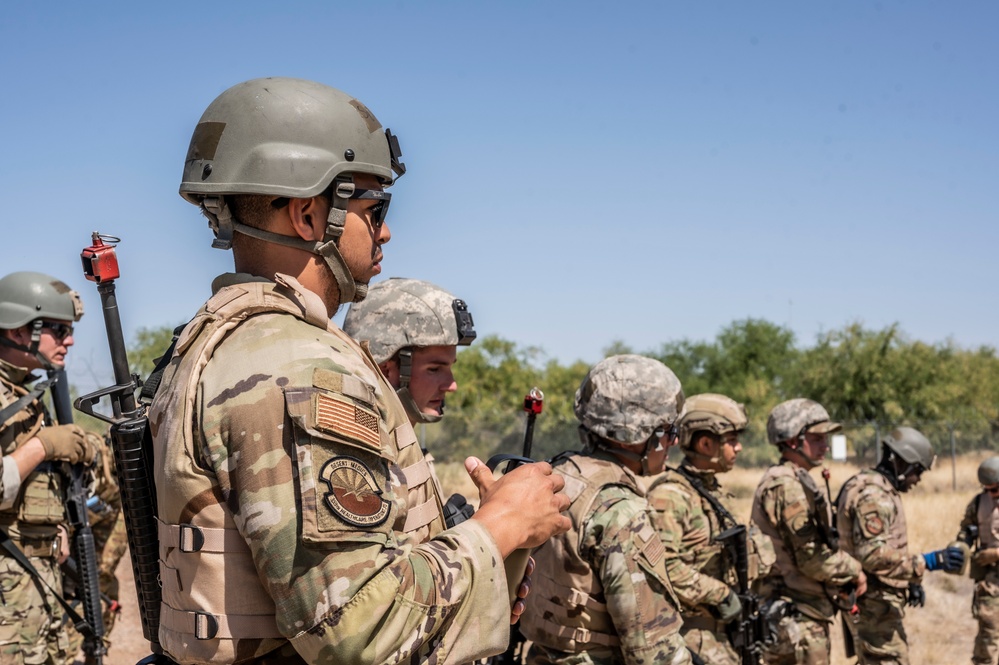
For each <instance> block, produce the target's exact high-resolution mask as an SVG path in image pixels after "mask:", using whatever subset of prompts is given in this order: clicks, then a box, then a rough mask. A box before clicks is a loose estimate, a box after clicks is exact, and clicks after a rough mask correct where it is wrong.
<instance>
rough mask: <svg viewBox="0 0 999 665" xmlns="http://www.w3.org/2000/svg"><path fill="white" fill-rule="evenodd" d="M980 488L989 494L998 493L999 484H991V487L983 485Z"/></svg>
mask: <svg viewBox="0 0 999 665" xmlns="http://www.w3.org/2000/svg"><path fill="white" fill-rule="evenodd" d="M982 489H983V490H985V491H986V492H988V493H989V494H999V485H993V486H991V487H983V488H982Z"/></svg>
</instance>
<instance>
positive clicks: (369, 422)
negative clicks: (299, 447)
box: [316, 393, 381, 449]
mask: <svg viewBox="0 0 999 665" xmlns="http://www.w3.org/2000/svg"><path fill="white" fill-rule="evenodd" d="M316 427H318V428H319V429H321V430H325V431H327V432H332V433H333V434H337V435H339V436H344V437H347V438H348V439H352V440H354V441H359V442H361V443H363V444H365V445H367V446H369V447H371V448H375V449H378V448H380V447H381V438H380V437H379V435H378V416H376V415H375V414H374V413H373V412H371V411H368V410H367V409H365V408H363V407H361V406H359V405H357V404H356V403H354V402H353V401H351V400H348V399H343V398H341V399H337V398H336V397H334V396H332V395H328V394H326V393H319V394H318V395H317V396H316Z"/></svg>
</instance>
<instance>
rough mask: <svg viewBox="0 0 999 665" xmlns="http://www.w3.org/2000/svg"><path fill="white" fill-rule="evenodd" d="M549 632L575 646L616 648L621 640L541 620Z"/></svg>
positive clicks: (584, 629) (614, 636)
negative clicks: (587, 645)
mask: <svg viewBox="0 0 999 665" xmlns="http://www.w3.org/2000/svg"><path fill="white" fill-rule="evenodd" d="M542 623H544V624H546V625H547V626H548V627H549V628H550V629H551V632H552V633H553V634H554V635H555V636H556V637H559V638H564V639H568V640H571V641H572V642H573V644H574V645H575V646H582V645H586V644H597V645H600V646H604V647H616V646H620V645H621V640H619V639H618V638H617V636H616V635H606V634H604V633H594V632H593V631H592V630H588V629H586V628H578V627H577V628H573V627H571V626H560V625H559V624H557V623H555V622H553V621H549V620H548V619H543V620H542Z"/></svg>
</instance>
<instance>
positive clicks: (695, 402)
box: [676, 393, 749, 451]
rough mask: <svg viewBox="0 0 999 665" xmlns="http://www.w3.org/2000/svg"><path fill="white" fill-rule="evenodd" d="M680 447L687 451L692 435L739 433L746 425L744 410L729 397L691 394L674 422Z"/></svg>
mask: <svg viewBox="0 0 999 665" xmlns="http://www.w3.org/2000/svg"><path fill="white" fill-rule="evenodd" d="M676 424H677V427H678V428H679V430H680V447H681V448H683V449H684V450H688V451H689V450H690V448H691V446H693V444H694V440H693V439H694V434H695V433H696V432H711V433H712V434H716V435H718V436H722V435H724V434H729V433H731V432H736V433H739V432H742V431H743V430H745V429H746V426H747V425H749V416H748V415H747V414H746V407H745V406H744V405H742V404H739V403H738V402H736V401H735V400H734V399H732V398H731V397H726V396H725V395H718V394H715V393H703V394H701V395H693V396H692V397H690V398H688V399H687V402H686V404H685V405H684V409H683V415H681V416H680V419H679V420H678V421H677V423H676Z"/></svg>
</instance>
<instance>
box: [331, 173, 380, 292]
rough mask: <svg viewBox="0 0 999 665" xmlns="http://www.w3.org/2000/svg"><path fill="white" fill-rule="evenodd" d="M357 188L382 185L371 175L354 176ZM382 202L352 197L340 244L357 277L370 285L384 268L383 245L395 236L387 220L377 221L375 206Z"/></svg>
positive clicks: (345, 259) (343, 254)
mask: <svg viewBox="0 0 999 665" xmlns="http://www.w3.org/2000/svg"><path fill="white" fill-rule="evenodd" d="M354 184H355V185H356V186H357V188H358V189H376V190H381V189H382V184H381V183H380V182H379V181H378V178H376V177H374V176H372V175H366V174H356V175H354ZM380 205H383V204H382V203H381V202H379V201H375V200H372V199H350V201H348V202H347V221H346V223H345V224H344V227H343V235H342V236H341V237H340V243H339V245H338V247H339V249H340V254H341V255H342V256H343V260H344V261H345V262H346V263H347V267H348V268H349V269H350V274H351V275H352V276H353V278H354V280H355V281H357V282H358V283H360V284H367V283H368V282H370V281H371V279H372V278H373V277H374V276H375V275H377V274H378V273H380V272H381V271H382V263H381V262H382V257H383V253H382V245H384V244H385V243H387V242H388V241H389V240H390V239H391V238H392V233H391V232H390V231H389V227H388V223H387V222H386V223H383V224H377V223H376V208H377V207H378V206H380Z"/></svg>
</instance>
